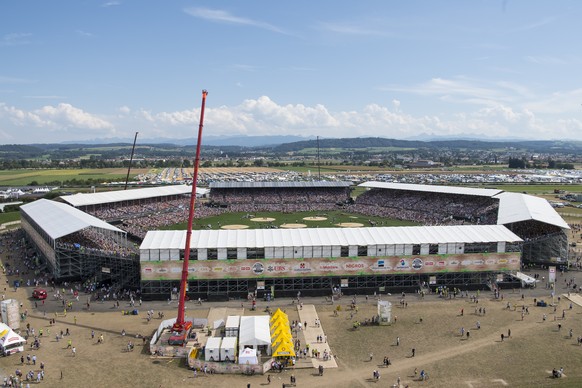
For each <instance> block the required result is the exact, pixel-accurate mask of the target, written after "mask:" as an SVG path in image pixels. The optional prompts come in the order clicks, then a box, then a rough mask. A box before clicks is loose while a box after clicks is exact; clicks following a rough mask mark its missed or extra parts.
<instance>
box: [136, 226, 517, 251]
mask: <svg viewBox="0 0 582 388" xmlns="http://www.w3.org/2000/svg"><path fill="white" fill-rule="evenodd" d="M499 241H506V242H517V241H522V240H521V238H519V237H518V236H517V235H516V234H514V233H513V232H511V231H510V230H509V229H507V228H506V227H505V226H503V225H453V226H398V227H373V228H305V229H242V230H223V229H221V230H195V231H192V236H191V240H190V246H191V247H192V248H202V249H204V248H236V247H240V248H244V247H246V248H255V247H258V248H264V247H285V246H287V247H299V246H357V245H361V246H367V245H380V244H439V243H479V242H499ZM185 247H186V231H183V230H179V231H178V230H168V231H158V230H156V231H149V232H148V233H147V234H146V237H145V239H144V240H143V242H142V244H141V246H140V249H141V250H150V249H184V248H185Z"/></svg>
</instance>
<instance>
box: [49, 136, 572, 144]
mask: <svg viewBox="0 0 582 388" xmlns="http://www.w3.org/2000/svg"><path fill="white" fill-rule="evenodd" d="M357 138H360V139H364V138H369V137H364V136H359V137H356V138H354V139H357ZM316 139H317V136H315V135H314V136H291V135H286V136H277V135H275V136H246V135H241V136H205V137H204V139H203V142H202V144H203V145H207V146H239V147H268V146H277V145H281V144H288V143H295V142H302V141H309V140H316ZM330 139H336V140H337V139H340V138H320V140H322V141H323V140H330ZM341 139H344V138H341ZM384 139H389V138H384ZM390 140H396V139H390ZM400 140H402V141H420V142H433V141H458V140H463V141H481V142H502V143H503V142H538V141H570V140H571V141H577V140H573V139H559V140H558V139H553V140H538V139H522V138H514V137H504V138H497V137H491V136H487V135H483V136H481V137H475V136H474V135H468V134H467V135H451V136H439V135H433V134H426V133H421V134H418V135H415V136H410V137H407V138H405V139H400ZM120 143H128V144H132V143H133V138H130V137H128V138H121V137H116V138H96V139H92V140H81V141H74V140H70V141H66V142H61V143H58V144H88V145H95V144H120ZM137 144H141V145H144V144H174V145H178V146H191V145H196V144H197V139H196V138H193V137H192V138H184V139H176V138H166V137H157V138H144V139H140V138H139V136H138V138H137Z"/></svg>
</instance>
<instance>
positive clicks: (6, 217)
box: [0, 212, 20, 224]
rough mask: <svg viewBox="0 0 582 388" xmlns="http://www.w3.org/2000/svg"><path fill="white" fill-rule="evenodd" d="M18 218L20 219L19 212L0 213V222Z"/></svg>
mask: <svg viewBox="0 0 582 388" xmlns="http://www.w3.org/2000/svg"><path fill="white" fill-rule="evenodd" d="M19 220H20V212H9V213H0V224H4V223H6V222H12V221H19Z"/></svg>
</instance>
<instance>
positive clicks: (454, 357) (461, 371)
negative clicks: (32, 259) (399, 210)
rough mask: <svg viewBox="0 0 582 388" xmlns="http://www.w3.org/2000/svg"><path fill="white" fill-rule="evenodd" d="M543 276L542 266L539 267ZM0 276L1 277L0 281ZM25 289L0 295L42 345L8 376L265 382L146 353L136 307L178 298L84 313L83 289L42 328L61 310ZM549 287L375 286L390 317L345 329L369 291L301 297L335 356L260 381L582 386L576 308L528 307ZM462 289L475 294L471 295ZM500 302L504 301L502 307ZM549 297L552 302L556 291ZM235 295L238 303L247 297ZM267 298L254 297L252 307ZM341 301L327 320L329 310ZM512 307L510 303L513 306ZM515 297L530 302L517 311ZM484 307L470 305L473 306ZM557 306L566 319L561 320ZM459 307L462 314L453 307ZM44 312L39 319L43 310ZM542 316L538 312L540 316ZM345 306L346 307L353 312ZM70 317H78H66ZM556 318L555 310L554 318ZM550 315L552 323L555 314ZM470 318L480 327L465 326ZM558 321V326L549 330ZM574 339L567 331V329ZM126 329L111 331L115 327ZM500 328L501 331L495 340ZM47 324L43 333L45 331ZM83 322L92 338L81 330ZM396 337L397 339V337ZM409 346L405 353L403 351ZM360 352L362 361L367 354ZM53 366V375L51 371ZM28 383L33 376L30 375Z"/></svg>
mask: <svg viewBox="0 0 582 388" xmlns="http://www.w3.org/2000/svg"><path fill="white" fill-rule="evenodd" d="M545 275H546V276H547V274H545ZM575 276H578V278H580V277H582V275H580V274H579V273H577V272H567V273H566V274H564V275H560V274H558V283H557V284H558V285H559V289H558V291H559V292H567V291H566V290H565V289H563V286H564V279H570V278H572V277H575ZM6 280H9V281H10V282H12V280H13V279H12V278H10V279H7V277H6V276H4V275H2V276H1V277H0V281H1V282H2V284H4V283H5V281H6ZM31 293H32V287H21V288H19V289H18V290H17V291H16V292H15V291H14V289H10V288H8V289H7V291H6V298H7V299H8V298H16V299H18V300H19V301H22V303H23V310H25V309H27V310H28V313H29V315H28V319H27V320H26V321H25V322H23V327H24V328H25V325H26V324H27V323H30V325H31V327H33V328H35V330H36V331H37V333H38V330H39V329H40V328H43V337H42V338H41V342H42V346H41V348H40V349H39V350H28V349H27V351H25V353H24V356H25V358H26V354H36V355H37V358H38V361H37V365H36V366H33V365H27V363H26V360H25V362H24V365H23V366H21V365H20V356H19V355H12V356H9V357H4V358H2V359H0V376H2V378H3V377H4V376H7V375H10V374H14V371H15V370H16V369H21V370H22V371H23V372H24V373H26V372H27V371H29V370H37V371H38V370H39V365H40V362H41V361H42V362H44V364H45V373H46V374H45V378H44V380H43V381H42V382H41V383H40V384H38V385H42V386H46V387H57V386H59V387H86V386H87V385H91V386H93V387H135V386H139V387H182V386H204V387H226V386H228V387H232V388H234V387H243V388H244V387H246V386H247V384H249V383H250V384H251V386H252V387H260V386H265V385H267V378H266V376H238V375H236V376H229V375H213V376H204V375H203V374H201V373H199V374H198V377H194V374H193V372H192V371H190V370H188V368H187V367H186V365H185V361H184V360H177V359H176V360H172V359H165V358H154V357H151V356H150V355H149V353H148V352H147V346H143V345H142V340H141V339H139V338H135V336H136V335H143V336H150V335H152V333H153V332H154V330H155V329H156V328H157V326H158V324H159V322H160V320H159V319H153V320H152V321H151V322H149V323H148V322H147V321H146V319H145V311H146V310H149V309H153V310H154V311H156V314H155V316H156V317H157V312H158V311H164V312H165V317H166V318H168V317H172V316H175V314H176V309H177V305H176V303H174V302H172V303H171V304H168V303H167V302H144V303H143V305H142V306H139V307H137V308H138V309H139V311H140V314H139V315H137V316H133V315H130V316H126V315H123V314H122V310H124V309H129V306H128V305H127V304H126V303H123V302H121V306H120V307H119V309H117V308H114V307H113V303H112V302H106V303H104V304H101V303H98V302H95V303H92V304H91V310H90V311H88V310H86V307H83V306H82V305H83V304H84V303H85V301H86V297H85V296H84V295H83V294H82V295H81V297H80V302H75V305H74V308H73V311H71V312H69V313H68V314H67V316H66V317H58V318H56V324H54V325H52V326H51V325H49V318H53V317H54V316H55V315H54V312H55V311H60V310H62V306H61V305H60V303H61V302H60V301H57V300H54V298H53V297H52V294H50V295H49V299H48V300H47V302H46V303H45V304H44V305H42V303H37V304H38V307H37V308H35V307H34V301H32V300H30V299H28V298H29V296H30V295H31ZM549 293H550V291H549V290H546V289H543V288H538V289H535V290H525V291H524V298H523V299H522V298H521V295H522V294H521V290H515V291H512V290H508V291H505V292H504V295H503V298H504V300H503V301H501V300H494V299H493V298H492V295H491V293H490V292H483V293H481V294H480V295H479V298H478V303H474V302H472V301H471V300H470V298H468V297H465V298H457V299H451V300H449V299H446V300H445V299H441V298H439V297H438V296H436V295H427V296H426V297H425V298H420V297H419V296H418V295H416V294H414V295H406V296H405V297H404V301H405V303H406V305H405V306H406V307H405V306H401V304H400V301H401V299H402V296H401V295H383V296H382V298H383V299H385V300H389V301H391V302H392V304H393V309H392V313H393V315H394V316H395V318H396V322H395V323H394V324H393V325H391V326H382V327H380V326H361V327H360V328H359V329H357V330H355V331H354V330H353V329H352V326H353V321H354V320H359V321H360V322H363V321H364V320H365V319H366V318H370V317H372V316H373V315H374V314H376V301H375V299H374V298H373V297H372V296H370V297H368V298H367V299H366V297H365V296H363V295H361V296H358V297H357V300H356V301H357V306H358V311H357V312H355V311H354V310H351V309H350V308H349V305H350V303H351V300H352V299H351V298H352V297H350V296H344V297H343V298H342V299H341V300H340V301H338V302H337V303H336V304H335V305H332V304H331V303H330V302H326V301H325V300H324V298H323V297H321V298H305V299H303V300H302V301H303V303H304V304H309V303H311V304H315V305H316V307H317V311H318V314H319V318H320V320H321V324H322V326H323V329H324V330H325V333H326V335H327V339H328V342H329V344H330V347H331V350H332V352H333V353H334V354H335V355H336V356H337V361H338V365H339V367H338V368H337V369H329V370H326V371H325V373H324V376H323V377H320V376H318V374H317V372H316V371H315V370H311V369H303V370H294V371H284V372H282V373H273V374H272V382H271V385H274V386H277V387H280V386H282V384H283V383H288V382H289V378H290V376H291V374H294V375H295V376H296V378H297V386H299V387H330V386H334V387H337V388H342V387H346V388H347V387H375V386H377V387H380V386H392V385H393V384H396V383H397V381H398V378H400V383H401V386H402V387H404V386H406V385H408V386H409V387H468V388H485V387H503V386H510V387H547V386H561V387H579V386H582V370H581V369H580V368H579V366H580V365H581V362H582V346H579V345H578V344H577V337H578V336H582V324H581V322H582V307H580V306H578V305H576V304H574V305H573V306H572V309H570V305H569V301H567V300H566V299H565V298H562V299H561V301H560V302H559V303H558V306H557V307H556V313H554V310H553V308H552V307H545V308H543V307H535V306H534V303H533V299H534V298H537V299H540V298H543V299H545V300H546V301H551V298H550V297H549ZM471 295H475V294H474V293H473V294H471ZM508 302H509V303H510V307H511V308H510V309H507V308H506V305H507V303H508ZM556 302H557V300H556ZM189 303H190V304H189V305H188V309H187V314H186V315H187V316H189V317H206V316H207V314H208V309H209V307H211V306H231V305H232V307H240V303H241V301H231V302H224V303H213V304H210V303H204V304H203V305H202V306H198V305H197V304H194V303H193V302H189ZM246 304H247V303H246V302H245V307H249V306H246ZM265 304H266V302H262V301H260V302H259V306H258V307H259V310H262V309H263V308H264V307H265ZM337 305H340V306H341V311H340V312H339V315H338V316H337V317H335V316H334V314H333V310H334V309H335V308H336V307H337ZM514 305H515V308H516V309H515V311H514ZM269 306H270V307H271V308H272V309H274V308H276V307H281V308H282V309H283V310H285V312H287V313H288V314H289V319H290V320H297V319H298V314H297V311H296V310H295V305H294V304H292V302H291V300H290V299H281V300H275V301H272V302H270V303H269ZM522 306H525V307H527V308H528V310H529V314H525V315H524V318H523V320H522V317H521V311H522ZM478 308H485V309H486V313H485V314H483V313H481V314H479V312H478V310H477V312H476V311H475V309H478ZM563 310H564V314H565V317H566V318H565V319H562V311H563ZM461 311H462V313H461ZM45 313H46V316H45ZM543 314H546V315H547V320H546V321H544V320H543V319H542V317H543ZM352 315H353V316H352ZM75 317H76V321H77V323H76V324H75ZM554 317H555V318H554ZM554 319H556V320H554ZM477 321H479V322H480V325H481V328H480V329H476V323H477ZM558 324H561V325H562V328H561V329H558ZM67 328H68V329H69V331H70V333H71V335H70V336H65V337H64V339H63V340H61V341H59V342H57V341H56V339H55V335H56V334H57V333H58V332H60V331H61V330H63V331H65V330H66V329H67ZM461 328H464V330H465V332H467V331H469V332H470V337H469V338H467V336H466V334H465V336H463V337H461ZM570 329H572V331H573V337H572V338H570V336H569V330H570ZM122 330H125V331H126V335H125V336H122V335H121V331H122ZM508 330H511V336H510V337H509V338H507V337H506V338H504V340H503V341H501V337H500V336H501V334H502V333H503V334H504V335H505V336H507V334H508ZM49 331H50V334H49ZM92 331H94V333H95V338H92V337H91V332H92ZM100 334H103V335H104V338H105V341H104V343H103V344H97V338H98V336H99V335H100ZM397 337H400V345H398V346H397V345H396V338H397ZM69 339H70V340H71V341H72V344H73V346H75V347H76V349H77V354H76V356H73V354H72V352H71V350H70V349H67V341H68V340H69ZM130 340H131V341H133V342H134V343H135V344H136V346H135V349H134V351H133V352H128V351H127V350H126V345H127V342H128V341H130ZM412 348H414V349H415V350H416V354H415V356H414V357H412ZM370 353H372V354H373V358H372V360H371V361H370ZM384 356H388V357H389V358H390V360H391V362H392V365H390V366H388V367H384V366H383V365H382V359H383V357H384ZM560 367H563V368H564V373H565V377H564V378H561V379H551V378H550V373H549V371H551V370H552V368H560ZM415 368H416V369H417V371H418V372H420V371H421V370H423V369H424V370H426V371H427V372H428V373H429V376H430V378H429V379H428V380H427V381H418V380H417V379H416V378H415V376H414V370H415ZM373 370H379V371H380V380H378V381H376V380H374V379H373V378H372V371H373ZM61 373H62V378H61ZM34 385H37V384H34Z"/></svg>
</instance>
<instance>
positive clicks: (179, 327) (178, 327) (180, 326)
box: [172, 90, 208, 332]
mask: <svg viewBox="0 0 582 388" xmlns="http://www.w3.org/2000/svg"><path fill="white" fill-rule="evenodd" d="M207 95H208V92H207V91H206V90H203V91H202V106H201V108H200V124H199V125H198V144H197V145H196V159H195V160H194V174H193V176H192V194H191V195H190V212H189V214H188V228H187V229H186V247H185V251H184V263H183V264H182V278H181V281H180V298H179V301H178V317H177V318H176V323H174V326H173V328H172V329H173V330H174V331H178V332H183V331H185V330H188V329H189V328H190V327H191V326H192V323H191V322H189V324H188V323H187V322H186V321H185V318H184V308H185V303H186V288H187V287H188V262H189V260H190V239H191V237H192V221H193V219H194V206H195V204H196V187H197V186H198V166H199V165H200V146H201V144H202V128H203V127H204V108H205V106H206V96H207Z"/></svg>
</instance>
